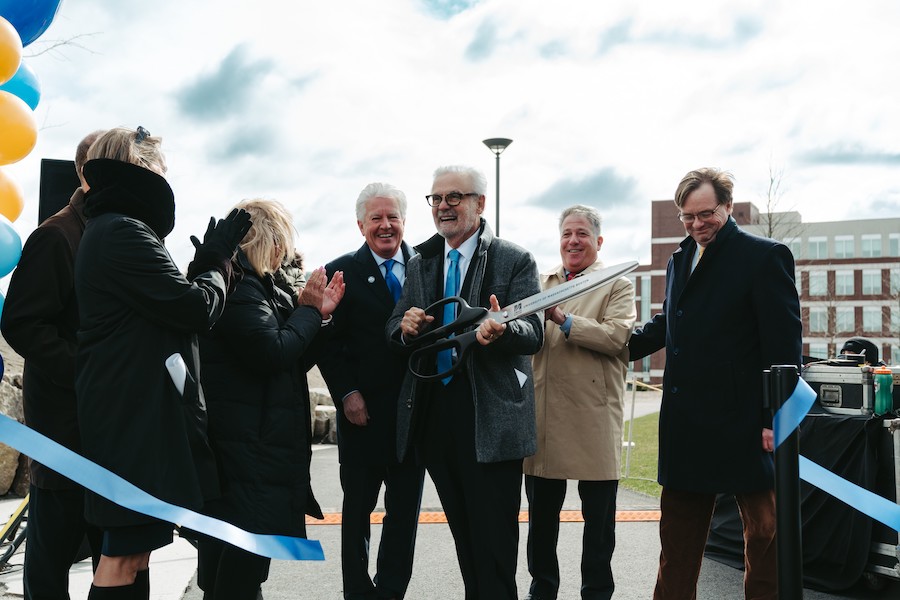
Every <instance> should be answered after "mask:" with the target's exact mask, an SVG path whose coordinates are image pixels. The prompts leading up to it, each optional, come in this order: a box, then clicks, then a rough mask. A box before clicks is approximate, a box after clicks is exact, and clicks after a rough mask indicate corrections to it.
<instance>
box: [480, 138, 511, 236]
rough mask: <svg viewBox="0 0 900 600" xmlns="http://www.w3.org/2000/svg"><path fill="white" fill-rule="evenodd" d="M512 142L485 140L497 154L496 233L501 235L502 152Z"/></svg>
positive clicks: (502, 139)
mask: <svg viewBox="0 0 900 600" xmlns="http://www.w3.org/2000/svg"><path fill="white" fill-rule="evenodd" d="M510 144H512V140H510V139H507V138H490V139H487V140H484V145H485V146H487V147H488V149H489V150H490V151H491V152H493V153H494V154H495V155H496V156H497V178H496V179H497V224H496V227H495V229H494V234H495V235H496V236H497V237H500V154H502V153H503V151H504V150H506V147H507V146H509V145H510Z"/></svg>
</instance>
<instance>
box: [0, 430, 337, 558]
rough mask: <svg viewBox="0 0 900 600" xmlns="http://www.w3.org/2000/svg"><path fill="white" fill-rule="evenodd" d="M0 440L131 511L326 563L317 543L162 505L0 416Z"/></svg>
mask: <svg viewBox="0 0 900 600" xmlns="http://www.w3.org/2000/svg"><path fill="white" fill-rule="evenodd" d="M0 440H2V441H3V443H4V444H7V445H9V446H12V447H13V448H15V449H16V450H18V451H19V452H21V453H22V454H26V455H28V456H30V457H31V458H32V459H34V460H36V461H38V462H39V463H41V464H43V465H46V466H48V467H50V468H51V469H53V470H54V471H56V472H57V473H60V474H61V475H64V476H66V477H68V478H69V479H71V480H72V481H74V482H75V483H78V484H80V485H82V486H83V487H85V488H87V489H89V490H91V491H92V492H94V493H96V494H99V495H101V496H103V497H104V498H106V499H107V500H111V501H112V502H115V503H116V504H118V505H119V506H124V507H125V508H128V509H131V510H133V511H135V512H139V513H142V514H145V515H149V516H151V517H155V518H157V519H159V520H161V521H165V522H167V523H177V524H178V525H180V526H182V527H187V528H188V529H192V530H194V531H197V532H200V533H203V534H206V535H208V536H211V537H214V538H217V539H220V540H222V541H225V542H228V543H229V544H232V545H234V546H237V547H239V548H243V549H244V550H247V551H248V552H252V553H253V554H258V555H260V556H266V557H268V558H276V559H280V560H325V554H324V552H323V551H322V545H321V544H320V543H319V542H318V541H316V540H305V539H302V538H294V537H288V536H283V535H263V534H258V533H250V532H248V531H244V530H243V529H240V528H239V527H235V526H234V525H232V524H231V523H226V522H225V521H220V520H219V519H214V518H212V517H208V516H206V515H201V514H198V513H195V512H194V511H192V510H188V509H186V508H182V507H181V506H176V505H174V504H169V503H168V502H163V501H162V500H160V499H158V498H155V497H154V496H151V495H150V494H148V493H147V492H145V491H143V490H142V489H140V488H138V487H136V486H134V485H133V484H131V483H129V482H127V481H125V480H124V479H122V478H121V477H119V476H118V475H116V474H115V473H113V472H111V471H109V470H107V469H104V468H103V467H101V466H100V465H97V464H95V463H92V462H91V461H89V460H87V459H86V458H84V457H83V456H81V455H79V454H76V453H75V452H72V451H71V450H69V449H68V448H66V447H65V446H62V445H60V444H58V443H56V442H54V441H53V440H51V439H50V438H48V437H45V436H43V435H41V434H40V433H38V432H36V431H34V430H32V429H29V428H28V427H26V426H25V425H22V424H21V423H19V422H18V421H16V420H14V419H11V418H9V417H7V416H6V415H0Z"/></svg>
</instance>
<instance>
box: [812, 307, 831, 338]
mask: <svg viewBox="0 0 900 600" xmlns="http://www.w3.org/2000/svg"><path fill="white" fill-rule="evenodd" d="M826 331H828V309H826V308H825V307H824V306H814V307H812V308H810V309H809V332H810V333H825V332H826Z"/></svg>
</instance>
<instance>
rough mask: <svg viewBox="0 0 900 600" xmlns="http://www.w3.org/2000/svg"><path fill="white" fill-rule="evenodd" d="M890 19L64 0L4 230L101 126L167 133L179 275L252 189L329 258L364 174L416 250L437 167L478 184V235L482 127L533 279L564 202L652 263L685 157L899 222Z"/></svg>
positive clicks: (700, 6) (838, 6)
mask: <svg viewBox="0 0 900 600" xmlns="http://www.w3.org/2000/svg"><path fill="white" fill-rule="evenodd" d="M898 26H900V3H897V2H895V1H894V0H883V1H878V0H873V1H869V2H860V3H852V4H851V3H846V2H837V1H834V0H824V1H816V2H812V1H807V0H794V1H790V2H789V1H774V0H771V1H767V0H759V1H751V0H705V1H696V0H685V1H682V2H672V1H670V0H644V1H642V2H635V1H634V0H604V1H602V2H594V1H589V0H580V1H575V0H556V1H554V2H546V1H539V0H481V1H477V0H384V1H381V2H371V1H366V0H350V1H341V0H334V1H332V2H311V1H306V0H255V1H254V2H249V3H248V2H239V3H238V2H225V1H219V2H213V1H212V0H189V1H185V0H154V1H153V2H119V1H117V0H65V1H64V2H63V3H62V7H61V9H60V11H59V14H58V15H57V17H56V20H55V21H54V22H53V24H52V25H51V27H50V29H48V30H47V32H46V33H45V34H44V35H43V36H41V38H39V39H38V40H37V41H36V42H34V43H33V44H31V45H30V46H28V47H26V48H25V51H24V56H25V60H26V61H27V62H28V64H29V65H30V66H31V67H32V68H33V69H34V71H35V72H36V73H37V75H38V77H39V78H40V80H41V85H42V92H43V96H42V99H41V103H40V105H39V106H38V108H37V110H36V114H37V117H38V121H39V123H40V126H41V129H40V132H39V135H38V144H37V147H36V148H35V149H34V150H33V151H32V152H31V154H29V156H28V157H26V158H25V159H23V160H22V161H20V162H19V163H16V164H15V165H11V166H9V167H4V170H6V171H7V172H8V173H9V174H10V175H11V176H12V177H13V178H15V179H16V180H17V181H18V182H19V183H20V184H21V185H22V187H23V188H24V191H25V197H26V206H25V211H24V213H23V215H22V216H21V217H20V218H19V219H18V220H17V221H16V223H15V227H16V229H17V230H18V231H19V233H20V234H21V235H22V237H23V240H24V238H25V237H26V236H27V235H28V233H29V232H30V231H31V229H32V228H33V227H34V225H35V222H36V220H37V205H38V181H39V170H40V159H41V158H64V159H68V158H72V155H73V153H74V148H75V145H76V144H77V142H78V141H79V139H80V138H81V137H82V136H83V135H84V134H85V133H87V132H89V131H91V130H94V129H98V128H105V127H110V126H117V125H123V126H127V127H136V126H137V125H143V126H144V127H146V128H147V129H149V130H150V131H151V132H152V133H153V134H155V135H160V136H162V137H163V140H164V142H163V147H164V150H165V152H166V155H167V159H168V163H169V180H170V182H171V184H172V187H173V189H174V190H175V195H176V201H177V225H176V228H175V230H174V232H173V233H172V234H171V235H170V237H169V238H168V240H167V245H168V246H169V248H170V250H171V251H172V253H173V255H174V256H175V258H176V261H177V262H178V263H179V265H181V266H183V267H184V266H186V264H187V262H188V261H189V260H190V258H191V256H192V247H191V246H190V243H189V242H188V236H189V235H191V234H192V233H195V234H198V235H199V234H202V231H203V230H204V228H205V223H206V221H207V220H208V218H209V216H210V215H213V214H215V215H224V214H225V213H226V212H227V211H228V209H229V208H230V207H231V206H232V205H233V204H234V203H236V202H237V201H239V200H240V199H242V198H246V197H257V196H262V197H268V198H275V199H278V200H280V201H282V202H283V203H285V204H286V205H287V206H288V207H290V208H291V210H292V211H293V214H294V217H295V221H296V224H297V229H298V232H299V242H298V247H299V249H300V250H302V251H303V252H304V253H305V254H306V256H307V260H308V262H307V266H308V267H312V266H316V265H319V264H323V263H325V262H327V261H328V260H330V259H331V258H333V257H335V256H337V255H338V254H341V253H344V252H347V251H350V250H353V249H355V248H357V247H358V246H359V244H360V243H362V241H363V240H362V237H361V236H360V234H359V231H358V229H357V227H356V223H355V216H354V208H353V207H354V202H355V200H356V197H357V195H358V193H359V191H360V190H361V189H362V188H363V187H364V186H365V185H366V184H367V183H369V182H371V181H387V182H391V183H393V184H395V185H397V186H398V187H400V188H401V189H403V190H404V191H406V193H407V196H408V198H409V209H408V214H407V229H406V238H407V240H408V241H410V242H414V243H415V242H419V241H422V240H424V239H426V238H427V237H429V236H430V235H432V233H433V232H434V226H433V222H432V220H431V214H430V210H429V209H428V207H427V205H426V203H425V200H424V198H423V197H424V195H425V194H426V193H428V192H429V191H430V187H431V174H432V172H433V170H434V169H435V167H437V166H439V165H442V164H470V165H474V166H477V167H479V168H481V169H482V170H483V171H484V172H485V173H486V175H487V176H488V182H489V185H488V187H489V190H490V193H489V194H488V201H487V205H488V208H487V210H486V212H485V217H486V218H487V219H488V220H489V222H490V223H491V225H492V226H493V224H494V220H495V211H494V191H493V190H494V182H495V179H494V168H495V159H494V155H493V154H492V153H491V152H490V151H489V150H488V149H487V148H486V147H485V146H484V145H483V144H482V142H481V141H482V140H483V139H485V138H490V137H508V138H512V139H513V140H514V141H513V144H512V145H511V146H510V147H509V148H508V149H507V151H506V152H505V153H504V154H503V155H502V157H501V164H500V166H501V209H500V217H501V220H500V229H501V231H500V233H501V235H502V237H505V238H509V239H511V240H513V241H515V242H517V243H519V244H521V245H523V246H525V247H526V248H528V249H530V250H531V251H532V252H534V254H535V256H536V258H537V260H538V264H539V266H540V267H541V268H542V269H545V268H549V267H552V266H553V265H554V264H555V263H556V262H557V261H558V258H559V255H558V249H557V230H556V219H557V216H558V214H559V211H560V209H561V208H563V207H565V206H567V205H569V204H572V203H576V202H580V203H585V204H590V205H593V206H596V207H597V208H598V209H599V210H600V211H601V213H602V214H603V216H604V230H603V234H604V238H605V243H604V246H603V249H602V251H601V258H603V259H604V260H605V261H606V262H607V263H614V262H620V261H624V260H640V261H641V262H648V261H649V258H650V202H651V201H652V200H660V199H668V198H671V197H672V193H673V191H674V189H675V186H676V185H677V183H678V181H679V179H680V178H681V176H682V175H683V174H684V173H686V172H687V171H689V170H691V169H693V168H696V167H699V166H719V167H723V168H726V169H728V170H730V171H732V172H733V173H734V175H735V177H736V188H735V192H736V193H735V195H736V199H737V200H739V201H744V200H748V201H753V202H755V203H756V204H757V206H760V207H764V206H765V197H766V189H767V186H768V183H769V172H770V170H772V169H774V170H775V171H783V177H782V179H781V191H782V195H781V199H780V202H779V208H780V209H782V210H787V209H791V210H798V211H800V212H801V213H802V215H803V219H804V220H805V221H825V220H838V219H845V218H869V217H872V218H875V217H879V216H884V217H897V216H900V177H898V166H900V135H898V132H900V110H898V98H900V70H898V69H897V66H896V63H897V59H898V57H900V36H898V35H897V30H898ZM61 40H71V42H70V43H68V44H66V45H63V46H61V47H56V48H53V47H52V46H53V44H54V43H55V42H58V41H61ZM4 283H5V282H4ZM3 287H5V286H3Z"/></svg>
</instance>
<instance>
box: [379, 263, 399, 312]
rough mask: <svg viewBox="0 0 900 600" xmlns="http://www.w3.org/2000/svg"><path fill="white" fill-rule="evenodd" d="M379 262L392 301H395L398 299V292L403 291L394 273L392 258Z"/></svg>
mask: <svg viewBox="0 0 900 600" xmlns="http://www.w3.org/2000/svg"><path fill="white" fill-rule="evenodd" d="M381 264H383V265H384V281H385V283H387V286H388V289H389V290H390V291H391V296H393V297H394V302H397V300H399V299H400V293H401V292H402V291H403V286H402V285H400V280H399V279H397V276H396V275H394V259H393V258H389V259H387V260H386V261H384V262H383V263H381Z"/></svg>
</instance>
